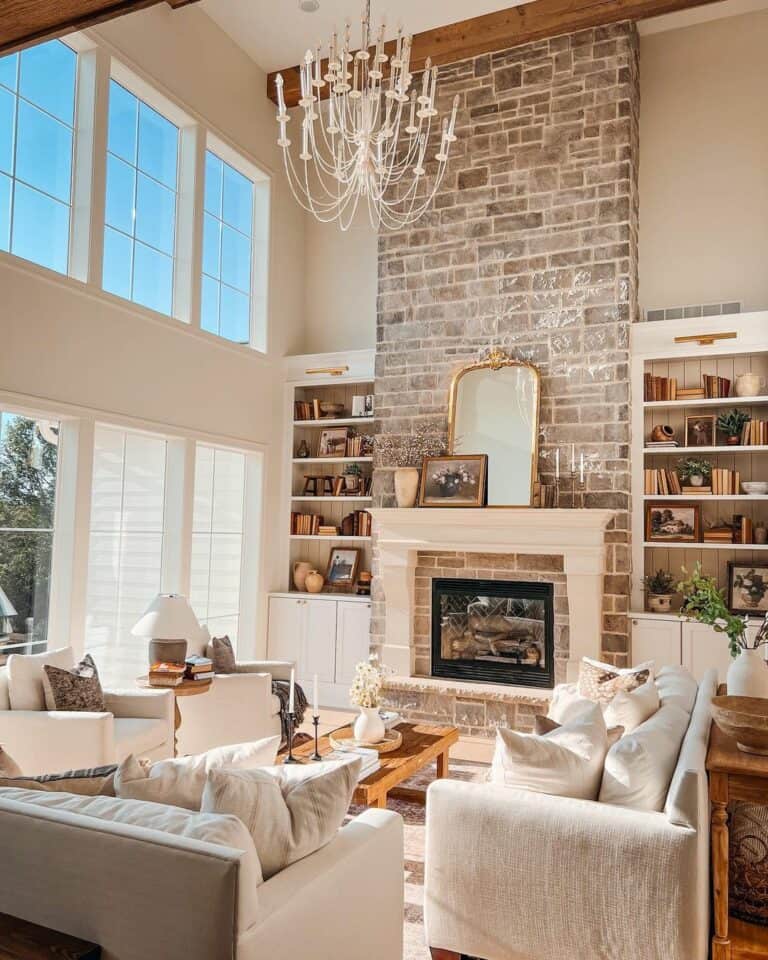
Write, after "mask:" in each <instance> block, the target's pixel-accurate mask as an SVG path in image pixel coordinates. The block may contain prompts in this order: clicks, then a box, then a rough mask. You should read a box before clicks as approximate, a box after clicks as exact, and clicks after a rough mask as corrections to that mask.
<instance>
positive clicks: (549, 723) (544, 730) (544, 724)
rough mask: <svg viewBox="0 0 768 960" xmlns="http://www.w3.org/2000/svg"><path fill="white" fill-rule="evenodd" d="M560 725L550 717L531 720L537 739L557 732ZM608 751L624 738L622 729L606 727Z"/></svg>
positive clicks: (538, 717)
mask: <svg viewBox="0 0 768 960" xmlns="http://www.w3.org/2000/svg"><path fill="white" fill-rule="evenodd" d="M560 727H562V723H558V722H557V721H556V720H553V719H552V718H551V717H541V716H537V717H534V718H533V732H534V733H535V734H536V736H537V737H543V736H546V734H548V733H552V731H553V730H559V729H560ZM607 732H608V749H610V748H611V747H612V746H613V745H614V743H616V741H617V740H620V739H621V737H623V736H624V727H608V731H607Z"/></svg>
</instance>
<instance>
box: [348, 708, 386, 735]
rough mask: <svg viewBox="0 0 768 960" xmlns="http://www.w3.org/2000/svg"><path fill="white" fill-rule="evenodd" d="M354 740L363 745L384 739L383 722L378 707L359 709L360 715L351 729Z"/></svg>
mask: <svg viewBox="0 0 768 960" xmlns="http://www.w3.org/2000/svg"><path fill="white" fill-rule="evenodd" d="M353 732H354V734H355V740H362V741H364V742H365V743H375V742H376V741H377V740H381V739H382V738H383V737H384V733H385V732H386V731H385V728H384V721H383V720H382V719H381V716H380V714H379V708H378V707H360V715H359V716H358V718H357V720H355V725H354V727H353Z"/></svg>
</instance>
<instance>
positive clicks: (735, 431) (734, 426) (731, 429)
mask: <svg viewBox="0 0 768 960" xmlns="http://www.w3.org/2000/svg"><path fill="white" fill-rule="evenodd" d="M749 420H750V417H749V414H748V413H745V412H744V411H743V410H737V409H736V408H735V407H734V409H733V410H729V411H728V413H721V414H720V416H719V417H718V418H717V426H718V428H719V429H720V430H722V431H723V433H724V434H725V435H726V436H728V437H739V436H741V430H742V427H743V426H744V424H745V423H748V422H749Z"/></svg>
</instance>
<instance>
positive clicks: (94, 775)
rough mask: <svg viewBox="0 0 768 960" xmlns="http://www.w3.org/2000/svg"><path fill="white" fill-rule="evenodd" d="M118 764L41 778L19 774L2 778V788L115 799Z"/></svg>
mask: <svg viewBox="0 0 768 960" xmlns="http://www.w3.org/2000/svg"><path fill="white" fill-rule="evenodd" d="M116 770H117V764H114V763H112V764H108V765H107V766H103V767H91V768H90V769H88V770H68V771H67V772H66V773H46V774H43V775H42V776H40V777H23V776H20V775H19V774H20V773H21V771H19V774H17V775H15V776H13V775H6V776H2V777H0V787H15V788H17V789H22V790H40V791H43V792H45V793H76V794H80V795H81V796H87V797H96V796H99V797H114V795H115V771H116Z"/></svg>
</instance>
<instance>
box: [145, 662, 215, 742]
mask: <svg viewBox="0 0 768 960" xmlns="http://www.w3.org/2000/svg"><path fill="white" fill-rule="evenodd" d="M212 683H213V680H182V681H181V683H180V684H179V685H178V686H177V687H153V686H152V684H151V683H150V682H149V677H138V678H137V680H136V684H137V686H139V687H141V688H142V689H143V690H170V691H171V693H172V694H173V755H174V757H175V756H177V755H178V748H179V742H178V741H179V738H178V733H179V727H180V726H181V710H179V697H196V696H197V695H198V694H200V693H207V692H208V691H209V690H210V689H211V684H212Z"/></svg>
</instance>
